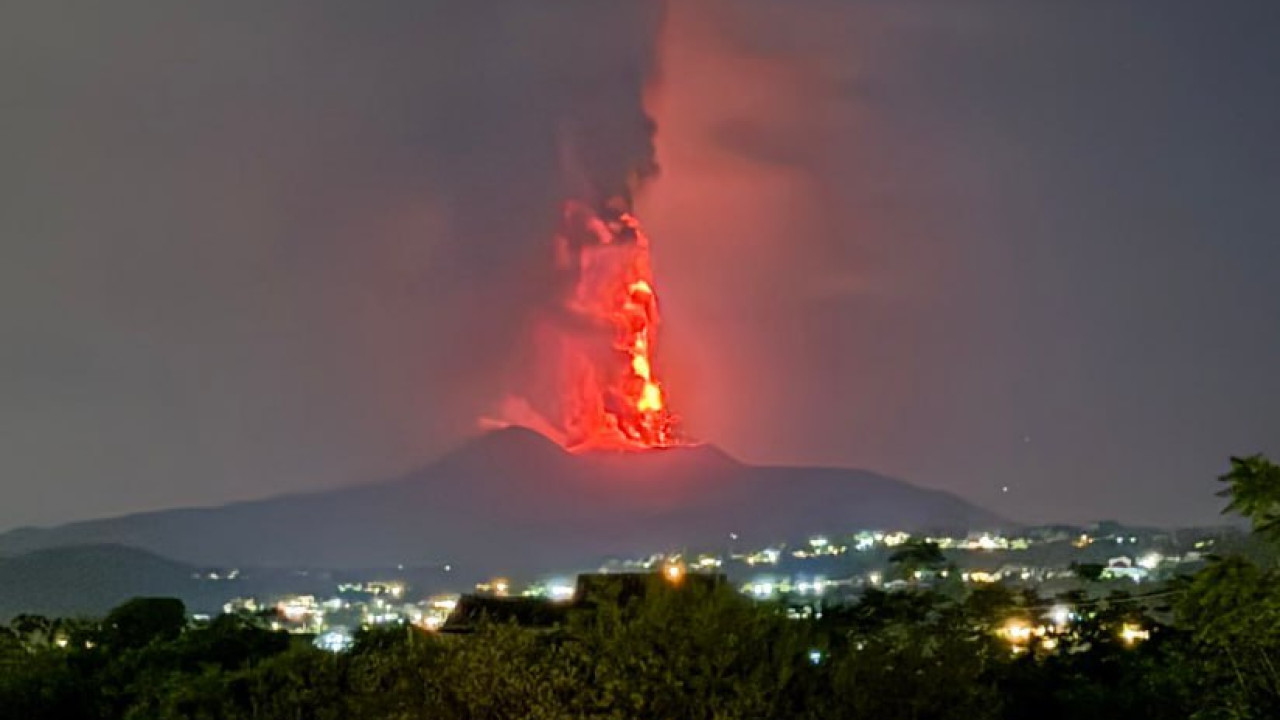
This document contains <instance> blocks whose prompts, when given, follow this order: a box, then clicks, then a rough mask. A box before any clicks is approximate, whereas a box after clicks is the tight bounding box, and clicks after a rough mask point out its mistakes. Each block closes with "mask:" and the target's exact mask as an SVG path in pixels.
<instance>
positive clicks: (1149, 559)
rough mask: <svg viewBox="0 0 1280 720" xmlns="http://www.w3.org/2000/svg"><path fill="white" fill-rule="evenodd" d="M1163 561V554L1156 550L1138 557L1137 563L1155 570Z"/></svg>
mask: <svg viewBox="0 0 1280 720" xmlns="http://www.w3.org/2000/svg"><path fill="white" fill-rule="evenodd" d="M1161 562H1164V556H1163V555H1161V554H1160V553H1158V552H1151V553H1147V554H1146V555H1143V556H1142V557H1140V558H1138V565H1139V566H1141V567H1144V568H1146V569H1148V570H1155V569H1156V568H1157V567H1159V566H1160V563H1161Z"/></svg>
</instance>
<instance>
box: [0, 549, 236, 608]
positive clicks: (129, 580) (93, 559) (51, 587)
mask: <svg viewBox="0 0 1280 720" xmlns="http://www.w3.org/2000/svg"><path fill="white" fill-rule="evenodd" d="M197 573H198V571H197V569H196V568H195V567H192V566H190V565H184V564H182V563H178V562H174V561H172V560H166V559H165V558H162V557H159V556H156V555H153V554H151V553H149V552H146V551H143V550H138V549H136V548H128V547H123V546H120V545H97V546H74V547H62V548H54V549H49V550H38V551H36V552H32V553H28V554H26V555H21V556H18V557H13V558H0V622H4V621H6V620H7V619H9V618H11V617H13V616H14V615H17V614H19V613H35V614H41V615H46V616H50V617H70V616H78V615H85V616H100V615H102V614H103V613H105V612H106V611H107V610H110V609H111V608H113V607H115V606H116V605H119V604H120V603H122V602H124V601H125V600H128V599H130V598H134V597H139V596H168V597H182V598H184V599H185V600H186V601H187V602H188V604H189V605H191V609H192V610H193V611H207V610H211V609H215V608H216V607H217V606H218V605H220V604H221V600H218V599H217V598H218V597H219V596H220V592H219V591H220V590H221V588H214V587H212V586H211V585H210V583H207V582H202V581H201V580H198V579H196V577H195V575H196V574H197Z"/></svg>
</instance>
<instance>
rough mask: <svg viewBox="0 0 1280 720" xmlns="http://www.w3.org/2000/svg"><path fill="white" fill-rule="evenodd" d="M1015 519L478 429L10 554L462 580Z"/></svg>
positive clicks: (62, 531) (708, 455) (861, 483)
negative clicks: (299, 488)
mask: <svg viewBox="0 0 1280 720" xmlns="http://www.w3.org/2000/svg"><path fill="white" fill-rule="evenodd" d="M1007 525H1009V523H1007V522H1005V521H1003V520H1001V519H1000V518H999V517H997V516H995V515H993V514H991V513H989V512H987V511H985V510H982V509H980V508H977V507H975V506H973V505H971V504H969V503H967V502H965V501H964V500H962V499H960V498H958V497H956V496H954V495H951V494H949V493H945V492H940V491H937V490H930V489H925V488H920V487H917V486H914V485H911V484H909V483H906V482H903V481H900V480H895V479H892V478H888V477H885V476H882V475H877V474H875V473H871V472H867V471H862V470H851V469H839V468H816V467H771V466H753V465H747V464H744V463H741V462H738V461H737V460H735V459H733V458H732V457H730V456H729V455H727V454H725V453H724V452H722V451H720V450H718V449H717V448H715V447H713V446H710V445H699V446H685V447H676V448H669V449H664V450H652V451H647V452H603V451H602V452H586V453H569V452H566V451H565V450H564V449H562V448H561V447H560V446H559V445H557V444H556V443H554V442H552V441H550V440H548V439H547V438H545V437H543V436H541V435H539V434H537V433H535V432H533V431H530V430H525V429H521V428H508V429H505V430H500V431H495V432H492V433H489V434H487V435H484V436H482V437H480V438H477V439H475V440H473V441H471V442H469V443H467V444H465V445H463V446H461V447H460V448H458V449H456V450H455V451H453V452H452V453H449V454H447V455H445V456H444V457H442V458H440V459H439V460H437V461H436V462H434V463H431V464H429V465H427V466H425V467H423V468H422V469H420V470H418V471H416V472H413V473H411V474H409V475H407V476H404V477H402V478H399V479H396V480H392V481H385V482H378V483H370V484H363V485H355V486H348V487H343V488H339V489H335V490H328V491H324V492H317V493H311V494H301V495H286V496H279V497H275V498H270V499H265V500H258V501H252V502H241V503H235V504H230V505H225V506H222V507H213V508H194V509H176V510H166V511H159V512H149V513H141V514H134V515H126V516H122V517H116V518H110V519H104V520H92V521H86V522H77V523H72V524H68V525H63V526H59V527H52V528H20V529H17V530H13V531H10V532H8V533H5V534H3V535H0V554H5V555H16V554H19V553H24V552H29V551H32V550H39V549H44V548H54V547H64V546H72V545H92V544H104V543H111V544H119V545H125V546H129V547H134V548H138V549H142V550H147V551H151V552H154V553H158V554H160V555H163V556H165V557H168V558H172V559H174V560H177V561H181V562H187V563H192V564H197V565H205V566H242V567H244V566H248V567H254V566H256V567H316V568H367V567H393V566H396V565H401V564H402V565H405V566H413V567H429V566H439V567H443V566H445V565H449V566H450V569H451V570H452V571H453V572H454V573H455V574H456V576H457V577H459V579H463V578H470V577H474V578H482V577H488V576H491V575H492V574H494V573H510V574H513V575H518V574H522V573H523V574H527V573H537V572H546V571H549V570H568V569H575V568H582V567H589V566H590V565H591V563H594V562H596V561H598V560H599V559H600V558H602V557H605V556H619V555H637V554H649V553H653V552H663V551H675V550H690V551H692V550H717V549H720V550H722V549H724V548H725V546H726V545H727V544H728V538H729V536H730V534H731V533H732V534H733V535H735V536H736V537H737V538H739V540H738V541H737V542H738V543H739V544H742V545H744V546H753V547H763V546H765V545H768V544H770V543H776V542H782V541H797V540H803V539H804V538H806V537H808V536H810V535H813V534H817V533H827V534H836V535H838V534H841V533H849V532H854V531H857V530H862V529H883V530H908V531H924V530H937V531H944V530H945V531H961V532H963V531H968V530H972V529H994V528H998V527H1003V526H1007Z"/></svg>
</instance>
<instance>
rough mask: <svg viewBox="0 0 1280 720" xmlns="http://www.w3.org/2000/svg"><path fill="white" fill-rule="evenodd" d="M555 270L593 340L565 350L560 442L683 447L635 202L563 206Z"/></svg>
mask: <svg viewBox="0 0 1280 720" xmlns="http://www.w3.org/2000/svg"><path fill="white" fill-rule="evenodd" d="M556 263H557V267H558V269H559V271H560V272H561V273H563V274H564V277H565V278H566V280H567V281H568V282H567V283H566V286H567V287H568V288H569V292H568V295H567V296H566V297H565V298H564V309H565V311H567V313H568V314H569V316H570V317H571V318H572V319H573V320H574V321H575V324H578V325H580V326H582V327H587V328H593V329H594V332H593V333H589V334H588V336H589V337H595V338H599V339H600V340H601V341H600V342H594V343H593V342H582V341H581V339H580V338H574V339H573V340H571V341H570V342H566V343H564V344H563V346H562V349H563V351H564V352H563V355H562V362H563V366H562V371H563V372H564V376H563V377H564V386H565V387H564V393H565V395H564V397H563V398H562V402H561V415H562V418H561V420H562V429H563V444H564V445H565V446H566V447H568V448H570V449H589V448H600V447H612V448H630V449H646V448H658V447H668V446H671V445H676V444H679V438H678V435H677V432H676V420H675V416H674V415H672V413H671V411H670V410H669V409H668V406H667V397H666V392H665V390H664V389H663V386H662V383H661V382H660V381H659V380H658V376H657V370H656V364H655V362H654V357H655V350H656V343H657V331H658V302H657V296H656V294H655V291H654V281H653V271H652V268H651V266H650V261H649V238H648V237H647V236H646V235H645V234H644V231H643V230H642V229H641V228H640V223H639V222H638V221H637V220H636V218H635V216H634V215H633V214H632V213H631V210H630V208H629V204H628V203H627V202H626V201H624V200H622V199H620V198H615V199H614V200H611V201H609V202H607V203H605V204H604V205H603V207H601V208H600V209H598V210H597V209H595V208H592V207H591V206H589V205H588V204H586V203H583V202H579V201H569V202H566V203H565V205H564V212H563V216H562V220H561V224H560V229H559V231H558V232H557V235H556Z"/></svg>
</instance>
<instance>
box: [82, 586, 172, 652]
mask: <svg viewBox="0 0 1280 720" xmlns="http://www.w3.org/2000/svg"><path fill="white" fill-rule="evenodd" d="M102 625H103V634H104V639H105V640H106V642H107V643H109V644H111V645H113V646H115V647H117V648H140V647H144V646H146V645H148V644H150V643H151V642H153V641H157V640H173V639H174V638H176V637H178V635H180V634H181V633H182V630H183V628H185V627H186V625H187V608H186V606H185V605H183V604H182V601H181V600H178V599H177V598H134V599H133V600H130V601H128V602H126V603H125V604H123V605H121V606H119V607H117V608H116V609H114V610H112V611H111V612H110V613H109V614H108V615H107V617H106V619H105V620H104V621H103V623H102Z"/></svg>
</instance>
